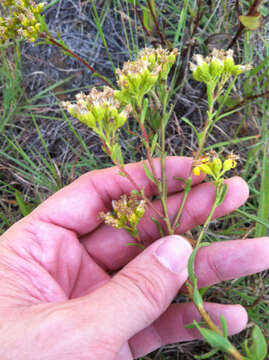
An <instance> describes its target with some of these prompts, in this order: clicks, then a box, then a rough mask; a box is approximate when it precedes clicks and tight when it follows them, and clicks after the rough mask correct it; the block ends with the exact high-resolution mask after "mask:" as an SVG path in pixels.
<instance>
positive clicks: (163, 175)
mask: <svg viewBox="0 0 269 360" xmlns="http://www.w3.org/2000/svg"><path fill="white" fill-rule="evenodd" d="M160 130H161V182H159V185H158V188H159V190H160V195H161V203H162V207H163V213H164V221H165V223H166V226H167V230H168V233H169V234H170V235H172V234H173V230H172V228H171V222H170V219H169V214H168V208H167V203H166V201H167V184H166V173H165V158H166V153H165V124H164V119H163V118H162V120H161V129H160Z"/></svg>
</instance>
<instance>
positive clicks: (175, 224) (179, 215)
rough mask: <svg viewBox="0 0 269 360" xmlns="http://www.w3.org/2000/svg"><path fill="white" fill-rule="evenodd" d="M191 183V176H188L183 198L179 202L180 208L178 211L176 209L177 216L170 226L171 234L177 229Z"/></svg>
mask: <svg viewBox="0 0 269 360" xmlns="http://www.w3.org/2000/svg"><path fill="white" fill-rule="evenodd" d="M191 181H192V176H189V177H188V179H187V180H186V182H185V188H184V193H183V198H182V200H181V203H180V207H179V209H178V212H177V214H176V217H175V219H174V222H173V225H172V230H173V232H175V230H176V228H177V227H178V225H179V222H180V218H181V214H182V211H183V208H184V205H185V202H186V200H187V197H188V194H189V192H190V190H191Z"/></svg>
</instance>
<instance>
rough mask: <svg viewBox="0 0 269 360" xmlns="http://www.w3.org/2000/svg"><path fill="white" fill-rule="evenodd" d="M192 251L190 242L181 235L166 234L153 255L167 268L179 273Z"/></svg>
mask: <svg viewBox="0 0 269 360" xmlns="http://www.w3.org/2000/svg"><path fill="white" fill-rule="evenodd" d="M191 252H192V247H191V245H190V243H189V242H188V241H187V240H186V239H184V238H183V237H181V236H177V235H173V236H167V237H166V238H165V239H163V241H162V243H161V244H160V246H159V247H158V248H157V250H155V253H154V256H155V257H156V259H157V260H158V261H159V262H160V263H161V264H162V265H163V266H165V267H166V268H167V269H169V270H170V271H171V272H173V273H175V274H179V273H180V272H182V271H183V270H184V269H186V268H187V265H188V260H189V257H190V254H191Z"/></svg>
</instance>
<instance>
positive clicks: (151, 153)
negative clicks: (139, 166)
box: [150, 134, 158, 156]
mask: <svg viewBox="0 0 269 360" xmlns="http://www.w3.org/2000/svg"><path fill="white" fill-rule="evenodd" d="M157 140H158V134H155V135H154V137H153V140H152V143H151V147H150V155H151V156H152V155H153V154H154V151H155V148H156V144H157Z"/></svg>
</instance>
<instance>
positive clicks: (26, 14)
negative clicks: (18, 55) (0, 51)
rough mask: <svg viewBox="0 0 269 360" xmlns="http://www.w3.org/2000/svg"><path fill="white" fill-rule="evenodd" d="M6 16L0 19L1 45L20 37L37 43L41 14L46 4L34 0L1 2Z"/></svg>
mask: <svg viewBox="0 0 269 360" xmlns="http://www.w3.org/2000/svg"><path fill="white" fill-rule="evenodd" d="M0 4H1V5H2V7H3V10H4V16H1V17H0V43H1V42H2V43H4V42H5V41H7V40H9V39H15V38H16V37H18V36H22V37H24V38H25V39H26V40H29V41H32V42H33V41H35V40H36V39H37V38H38V37H39V31H40V21H39V16H40V13H41V12H42V11H43V9H44V5H45V3H39V4H36V3H35V2H34V1H32V0H0Z"/></svg>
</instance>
